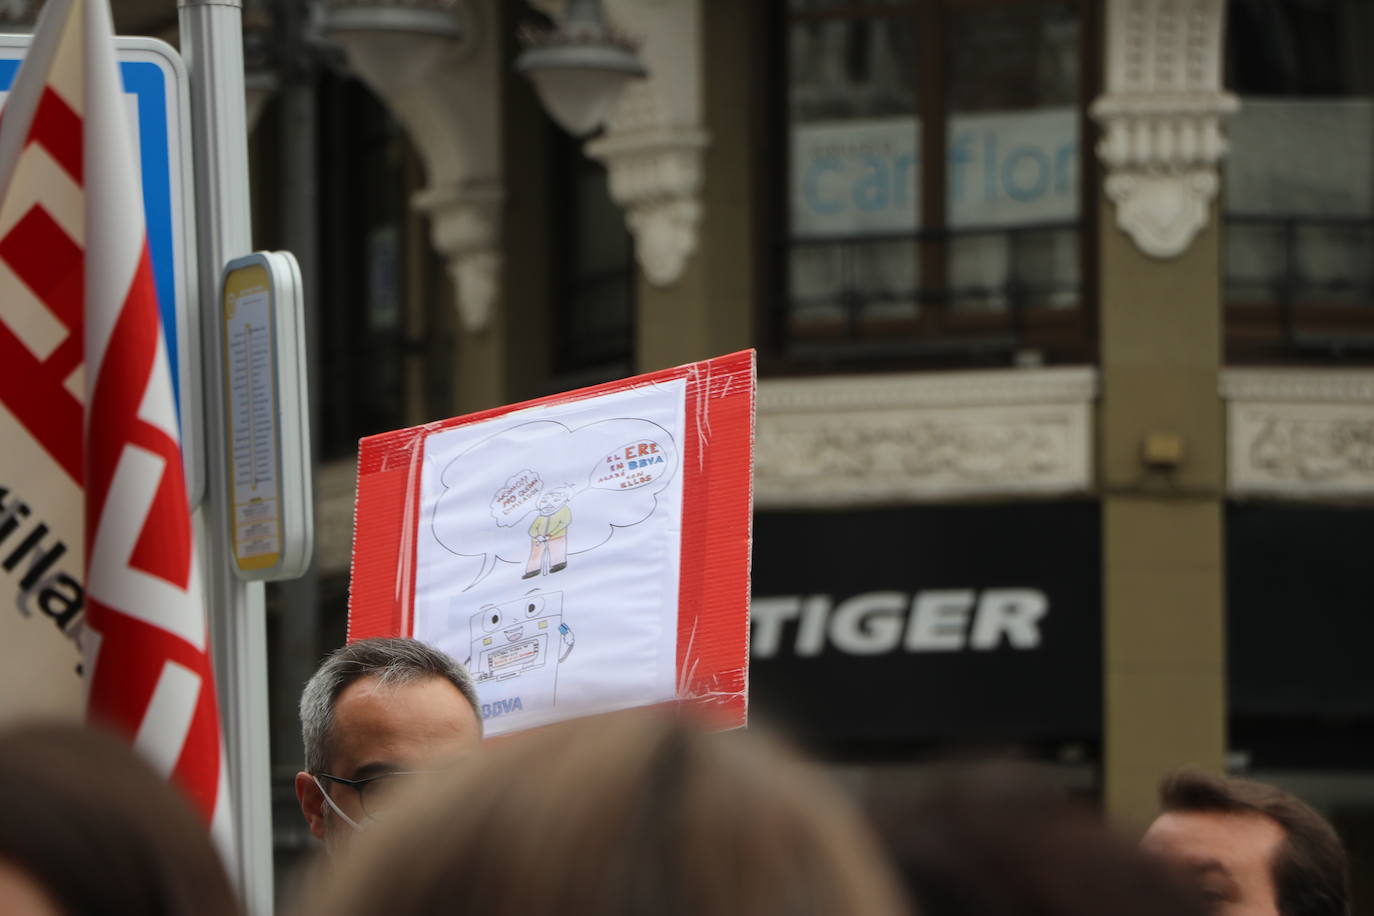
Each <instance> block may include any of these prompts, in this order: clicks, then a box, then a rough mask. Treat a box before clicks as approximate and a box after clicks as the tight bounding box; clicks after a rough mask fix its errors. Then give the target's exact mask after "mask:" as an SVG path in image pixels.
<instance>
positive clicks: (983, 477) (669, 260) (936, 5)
mask: <svg viewBox="0 0 1374 916" xmlns="http://www.w3.org/2000/svg"><path fill="white" fill-rule="evenodd" d="M119 6H120V7H121V8H122V15H123V16H124V17H125V18H124V22H123V25H124V30H125V31H142V32H158V31H159V30H160V31H161V32H162V33H163V34H164V35H167V37H169V38H174V32H175V23H174V21H169V18H168V17H165V16H164V18H162V19H159V18H158V16H162V15H163V12H165V11H163V12H155V11H151V12H150V11H144V10H140V6H141V4H138V3H129V4H120V5H119ZM602 6H603V8H604V12H605V15H606V16H607V18H608V19H609V20H610V21H611V22H613V23H614V25H615V26H616V27H617V28H618V29H620V30H621V31H623V32H624V33H625V34H627V35H630V36H633V37H634V38H635V39H636V40H637V42H638V53H639V56H640V59H641V60H642V62H643V63H644V65H645V67H646V68H647V70H648V72H649V75H648V77H647V78H645V79H643V80H640V81H637V82H635V83H633V84H631V85H630V86H629V87H628V88H627V89H626V90H625V92H624V93H623V95H622V96H621V97H620V98H619V100H618V101H617V102H616V104H615V105H614V107H613V108H612V110H611V112H610V114H609V116H608V118H607V120H606V122H605V124H604V126H603V127H602V129H601V130H600V131H599V132H598V133H597V134H596V135H595V136H593V137H592V138H590V139H585V140H584V139H574V138H571V137H569V136H568V135H566V134H564V133H563V132H562V131H561V130H560V129H559V128H558V127H556V126H555V125H554V123H553V122H552V121H551V120H550V118H549V116H548V115H547V114H546V113H545V111H544V110H543V108H542V107H541V105H540V102H539V100H538V99H537V98H536V97H535V94H534V92H533V91H532V89H531V87H530V85H529V84H528V83H527V81H526V80H525V79H524V77H522V76H521V75H519V74H517V73H516V72H515V70H514V67H513V63H514V60H515V57H516V56H517V55H518V53H519V51H520V47H521V46H520V43H519V39H518V32H519V30H520V28H521V26H522V25H525V24H528V23H531V22H548V21H549V20H553V21H555V22H556V21H557V20H558V19H559V17H560V16H561V15H562V2H561V0H530V2H529V3H526V2H515V0H505V2H502V0H319V2H317V3H315V4H302V3H286V2H275V0H249V2H248V3H247V7H246V10H245V29H246V31H245V46H246V48H247V51H248V57H249V60H248V65H249V80H248V83H249V102H250V114H251V115H252V123H253V128H252V131H253V132H252V136H251V145H250V149H251V154H252V165H253V188H252V194H253V204H254V221H255V245H256V247H259V248H288V249H291V250H293V251H295V252H296V253H297V255H298V256H299V257H300V260H301V262H302V267H303V270H304V274H305V277H306V284H307V289H308V290H309V291H310V292H309V295H308V298H309V302H308V308H309V317H308V329H309V334H310V357H311V369H312V379H311V384H312V389H313V390H312V403H313V404H314V405H315V410H314V424H315V425H314V429H313V433H314V436H315V445H316V449H315V453H316V456H317V458H318V465H319V466H318V472H317V475H316V504H317V507H318V513H319V516H318V524H317V531H318V537H317V545H318V548H317V558H316V563H315V565H314V567H313V568H312V571H311V573H310V574H309V575H307V576H306V577H305V578H304V579H302V580H300V581H298V582H293V583H288V584H285V585H282V586H279V587H274V588H273V589H272V590H271V593H270V596H269V600H270V606H269V615H270V617H269V641H270V646H269V652H270V654H271V658H272V670H271V677H272V692H273V693H272V695H273V700H272V702H273V717H274V721H273V760H274V765H275V766H276V767H277V774H278V778H277V779H276V782H277V783H278V785H277V786H276V791H277V795H278V805H277V807H276V815H277V816H276V832H277V840H278V846H279V851H280V853H281V858H282V861H283V862H286V861H289V860H291V859H293V858H294V857H295V856H297V855H298V854H299V852H300V850H302V849H304V848H305V846H306V837H305V835H304V828H303V825H299V819H298V817H296V815H295V814H294V799H293V798H292V796H291V793H290V779H289V775H290V774H291V773H294V771H295V769H296V767H297V766H298V760H299V754H300V751H299V745H298V741H297V737H296V722H295V708H294V700H295V697H296V696H297V695H298V691H299V688H300V686H301V684H302V683H303V681H304V679H305V677H307V676H308V674H309V673H310V671H311V670H312V668H313V665H314V663H315V661H316V660H317V659H318V658H319V657H320V655H321V654H322V653H323V652H324V651H327V650H328V649H330V648H332V647H333V646H335V645H337V644H339V643H340V642H341V641H342V639H343V621H344V606H345V600H346V590H347V567H348V554H349V548H350V544H351V541H352V537H353V536H354V534H355V533H354V532H352V531H351V515H352V505H353V501H352V492H353V475H354V470H353V465H352V458H353V455H354V454H355V451H356V442H357V439H358V437H360V436H362V435H367V434H370V433H374V432H380V431H383V430H386V429H391V428H396V427H400V426H406V425H412V424H415V423H419V422H423V421H426V420H430V419H436V418H441V417H447V416H453V415H457V414H460V413H465V412H469V411H472V410H477V409H481V408H485V407H490V406H494V405H497V404H502V403H509V402H512V401H518V400H522V399H525V398H528V397H533V396H538V395H542V394H548V393H552V392H555V391H559V390H564V389H567V388H572V387H578V386H581V385H584V384H590V383H594V382H599V381H603V380H606V379H609V378H615V377H620V376H624V375H627V374H631V373H634V372H640V371H649V370H654V369H659V368H663V367H666V366H672V365H676V364H680V363H684V362H689V361H693V360H697V359H702V358H705V357H709V356H713V355H718V354H721V353H725V352H729V351H733V350H738V349H742V348H746V347H753V348H756V349H757V351H758V355H759V370H760V381H759V413H758V427H757V470H756V515H755V562H754V589H753V591H754V624H753V648H752V659H753V661H752V671H751V675H752V677H751V687H752V696H753V702H752V708H753V712H754V715H755V718H756V719H757V720H760V721H765V722H773V723H776V724H779V725H780V726H782V727H783V728H786V729H788V730H790V731H792V732H794V733H795V734H797V735H798V736H799V738H800V739H801V740H802V741H803V742H804V743H806V744H808V745H809V746H811V747H812V748H814V749H815V750H816V751H817V752H818V753H820V754H822V755H823V756H825V757H826V758H827V759H830V760H832V761H834V762H835V763H836V765H837V766H842V767H844V768H845V771H846V772H848V773H851V774H857V775H856V778H859V779H862V778H864V774H865V773H867V772H871V771H875V770H877V769H880V768H883V767H898V768H900V767H901V766H902V765H903V764H904V762H906V761H909V760H912V759H916V758H918V757H920V756H922V755H925V754H928V753H930V752H932V751H936V750H942V749H947V748H950V747H954V746H961V747H962V746H974V747H981V748H991V749H998V750H1002V751H1011V752H1014V753H1018V754H1021V755H1025V756H1028V757H1031V758H1033V759H1037V760H1043V761H1046V762H1047V763H1050V764H1053V765H1054V766H1056V767H1057V768H1059V770H1060V771H1061V772H1063V773H1064V774H1065V778H1066V779H1067V780H1069V781H1070V782H1071V783H1073V784H1074V785H1076V786H1078V787H1079V788H1081V789H1083V790H1084V791H1085V792H1088V793H1091V794H1094V795H1095V796H1097V797H1099V798H1100V799H1101V800H1102V803H1103V804H1104V805H1105V807H1106V808H1107V810H1108V811H1109V812H1110V813H1111V814H1113V815H1114V816H1115V817H1117V818H1119V819H1121V820H1122V821H1123V822H1124V823H1128V824H1130V823H1134V824H1140V823H1142V822H1143V821H1144V820H1146V819H1147V818H1148V817H1149V816H1150V814H1151V812H1152V810H1153V801H1154V800H1153V793H1154V786H1155V784H1156V782H1157V780H1158V778H1159V776H1160V775H1161V773H1163V772H1164V771H1165V770H1167V769H1168V768H1170V767H1174V766H1178V765H1181V764H1186V763H1196V764H1201V765H1204V766H1207V767H1210V768H1213V769H1222V768H1229V769H1230V770H1232V771H1236V772H1245V773H1248V774H1250V775H1253V776H1256V777H1258V778H1263V779H1271V780H1274V781H1277V782H1280V783H1282V784H1285V785H1288V786H1290V787H1292V788H1294V789H1296V790H1297V791H1299V792H1300V793H1302V794H1303V795H1304V796H1305V797H1307V798H1309V799H1310V800H1312V801H1313V802H1314V803H1316V804H1318V805H1319V806H1321V807H1323V808H1324V809H1325V810H1326V811H1327V812H1328V813H1330V814H1331V815H1332V816H1333V818H1335V819H1336V821H1337V823H1338V825H1339V826H1340V827H1341V828H1342V829H1343V831H1344V832H1345V833H1346V835H1347V838H1348V839H1350V840H1351V843H1352V846H1354V847H1356V850H1357V855H1362V856H1364V857H1365V858H1364V859H1362V860H1361V861H1362V862H1363V866H1362V871H1361V875H1362V876H1365V877H1362V878H1361V881H1362V882H1364V883H1365V884H1364V885H1363V886H1367V883H1368V882H1369V881H1370V878H1369V877H1367V875H1368V874H1369V872H1370V870H1371V869H1374V865H1371V863H1370V862H1369V860H1368V853H1367V852H1364V853H1360V852H1359V850H1361V849H1366V850H1367V849H1368V848H1370V846H1371V843H1374V769H1371V764H1370V761H1372V760H1374V754H1371V751H1374V740H1372V739H1371V738H1370V736H1371V735H1374V678H1371V677H1369V676H1368V675H1367V674H1365V673H1364V672H1365V667H1366V666H1365V665H1364V664H1363V661H1364V657H1365V655H1366V654H1367V651H1368V650H1367V646H1369V645H1370V644H1371V642H1372V641H1374V613H1371V612H1374V599H1371V597H1370V593H1369V591H1368V589H1367V588H1366V587H1365V586H1364V582H1363V579H1364V578H1365V576H1366V574H1367V570H1368V569H1369V568H1370V567H1371V563H1370V556H1371V547H1370V545H1371V543H1374V538H1371V533H1372V532H1374V500H1372V499H1371V497H1372V496H1374V267H1371V265H1374V257H1372V256H1374V55H1371V54H1370V53H1368V52H1369V51H1370V49H1371V48H1372V47H1374V7H1371V6H1370V5H1369V4H1366V3H1362V2H1358V0H1309V2H1305V3H1301V4H1298V3H1288V2H1283V0H1106V2H1096V0H1053V2H1051V0H882V2H876V0H873V2H870V0H756V2H748V3H744V2H739V3H737V2H725V0H604V2H603V3H602ZM149 8H150V10H151V5H149ZM168 33H170V34H168Z"/></svg>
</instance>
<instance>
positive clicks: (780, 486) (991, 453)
mask: <svg viewBox="0 0 1374 916" xmlns="http://www.w3.org/2000/svg"><path fill="white" fill-rule="evenodd" d="M1096 395H1097V374H1096V371H1095V370H1093V369H1090V368H1065V369H1036V370H1002V371H989V372H947V373H939V374H922V375H907V374H904V375H867V376H859V377H840V378H832V377H827V378H812V379H773V380H765V381H764V382H762V383H760V385H759V399H758V435H757V443H756V473H755V487H754V492H755V501H756V503H757V504H758V505H759V506H761V507H763V508H786V507H801V506H852V505H864V504H891V503H893V502H922V501H938V500H948V499H965V498H988V497H1005V496H1046V495H1051V494H1063V493H1080V492H1086V491H1087V490H1088V489H1089V487H1090V486H1091V482H1092V465H1091V453H1092V435H1091V430H1092V405H1093V401H1094V399H1095V398H1096Z"/></svg>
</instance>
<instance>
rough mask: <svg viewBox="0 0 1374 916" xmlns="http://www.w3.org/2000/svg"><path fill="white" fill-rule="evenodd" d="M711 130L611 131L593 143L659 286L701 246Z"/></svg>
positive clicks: (590, 151)
mask: <svg viewBox="0 0 1374 916" xmlns="http://www.w3.org/2000/svg"><path fill="white" fill-rule="evenodd" d="M705 146H706V134H705V133H704V132H703V131H700V130H691V129H683V128H651V129H648V130H640V131H627V132H621V133H608V134H607V135H606V136H604V137H601V138H600V139H597V140H593V141H592V142H590V143H588V144H587V155H589V156H591V157H593V158H595V159H599V160H600V161H601V162H603V163H605V165H606V168H607V170H608V171H609V172H610V185H611V197H612V198H613V199H614V200H615V202H616V203H618V204H620V205H621V206H622V207H624V208H625V211H626V213H625V222H626V225H628V226H629V227H630V232H631V233H632V234H633V235H634V239H635V259H636V260H637V261H639V266H640V267H641V268H642V269H643V270H644V276H645V277H647V278H648V280H649V282H650V283H653V284H654V285H656V286H668V285H670V284H671V283H673V282H674V281H676V280H677V278H678V277H680V276H682V270H683V268H684V267H685V266H686V264H687V259H688V258H690V257H691V256H692V253H693V252H694V251H695V250H696V246H697V223H698V222H699V221H700V219H701V202H700V194H701V184H702V168H701V151H702V149H703V148H704V147H705Z"/></svg>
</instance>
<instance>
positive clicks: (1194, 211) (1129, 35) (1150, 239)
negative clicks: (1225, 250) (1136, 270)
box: [1092, 0, 1237, 258]
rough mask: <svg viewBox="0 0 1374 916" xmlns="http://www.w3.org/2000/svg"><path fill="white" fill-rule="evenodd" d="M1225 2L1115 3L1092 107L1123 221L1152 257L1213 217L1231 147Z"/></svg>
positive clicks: (1232, 105)
mask: <svg viewBox="0 0 1374 916" xmlns="http://www.w3.org/2000/svg"><path fill="white" fill-rule="evenodd" d="M1223 6H1224V3H1223V0H1110V2H1109V3H1108V5H1107V91H1106V94H1104V95H1103V96H1102V97H1101V98H1099V99H1098V100H1097V101H1096V102H1095V103H1093V106H1092V115H1093V117H1094V118H1095V119H1096V120H1097V121H1098V122H1099V123H1100V124H1101V125H1102V128H1103V131H1104V136H1103V138H1102V140H1101V142H1100V143H1098V146H1097V154H1098V156H1099V157H1100V158H1101V160H1102V162H1103V164H1104V165H1106V167H1107V178H1106V183H1105V188H1106V192H1107V196H1108V197H1109V198H1110V199H1111V200H1112V201H1113V202H1114V203H1115V204H1116V222H1117V226H1119V227H1120V228H1121V229H1122V231H1124V232H1126V233H1127V234H1128V235H1129V236H1130V237H1131V238H1132V239H1133V240H1134V241H1135V243H1136V246H1137V247H1139V248H1140V250H1141V251H1143V252H1144V253H1145V254H1148V255H1150V256H1152V257H1156V258H1171V257H1175V256H1177V255H1179V254H1182V253H1183V252H1184V251H1185V250H1187V248H1188V246H1189V245H1190V244H1191V243H1192V241H1193V239H1194V238H1195V237H1196V236H1197V234H1198V232H1199V231H1201V230H1202V228H1203V227H1204V226H1205V225H1206V224H1207V219H1208V214H1209V213H1210V210H1211V206H1212V201H1213V200H1214V199H1215V198H1216V193H1217V188H1218V186H1219V180H1218V177H1217V165H1218V163H1219V162H1220V161H1221V158H1222V156H1224V155H1225V154H1226V140H1225V139H1224V137H1223V136H1222V132H1221V117H1222V116H1223V115H1225V114H1229V113H1231V112H1234V111H1235V110H1236V108H1237V102H1236V98H1235V96H1233V95H1231V94H1230V93H1227V92H1224V91H1222V88H1221V48H1222V41H1221V39H1222V21H1223Z"/></svg>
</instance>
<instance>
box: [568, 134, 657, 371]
mask: <svg viewBox="0 0 1374 916" xmlns="http://www.w3.org/2000/svg"><path fill="white" fill-rule="evenodd" d="M550 131H551V132H552V135H553V142H552V143H551V144H550V149H551V164H552V167H553V170H554V176H553V179H554V180H553V188H554V204H553V227H554V228H553V231H552V232H551V233H550V238H549V242H550V245H551V246H552V254H553V258H552V264H553V290H552V296H551V298H550V302H551V308H552V309H553V322H552V325H551V326H552V327H554V328H557V329H558V332H557V335H556V337H555V338H554V340H553V341H552V366H551V368H552V371H553V381H554V383H555V387H558V388H567V387H571V386H576V385H585V384H594V383H596V382H603V381H607V380H610V379H615V378H623V377H624V376H626V375H631V374H633V372H634V310H635V277H636V274H635V262H634V247H633V242H632V240H631V238H630V233H629V230H628V229H626V227H625V213H624V211H623V210H621V209H620V207H619V206H617V205H616V203H615V201H613V200H612V199H611V191H610V182H609V176H608V175H607V173H606V169H605V167H604V166H602V165H601V164H600V163H599V162H596V161H595V160H593V159H589V158H588V157H587V156H586V155H585V154H584V153H583V152H582V141H580V140H577V139H574V138H571V137H569V136H568V135H567V134H565V133H564V132H563V131H561V130H558V129H556V128H553V127H550Z"/></svg>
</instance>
